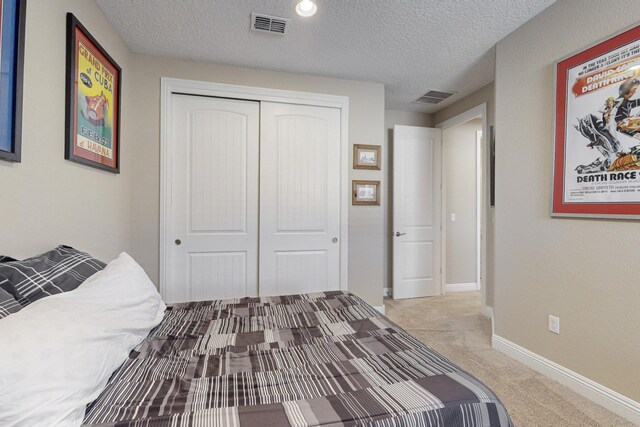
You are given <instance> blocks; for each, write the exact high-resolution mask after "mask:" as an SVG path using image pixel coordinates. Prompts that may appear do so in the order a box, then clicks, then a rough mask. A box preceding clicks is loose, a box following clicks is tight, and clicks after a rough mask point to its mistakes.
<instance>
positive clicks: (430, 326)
mask: <svg viewBox="0 0 640 427" xmlns="http://www.w3.org/2000/svg"><path fill="white" fill-rule="evenodd" d="M385 305H386V310H387V316H388V317H389V318H390V319H391V320H393V321H394V322H396V323H397V324H399V325H400V326H401V327H403V328H404V329H406V330H407V331H408V332H409V333H411V334H412V335H413V336H415V337H416V338H418V339H419V340H421V341H422V342H424V343H425V344H427V345H428V346H429V347H431V348H433V349H435V350H437V351H439V352H440V353H442V354H443V355H444V356H446V357H448V358H449V359H451V360H452V361H453V362H455V363H456V364H457V365H458V366H460V367H462V368H463V369H464V370H466V371H468V372H470V373H471V374H473V375H474V376H475V377H477V378H478V379H480V380H481V381H482V382H484V383H485V384H486V385H487V386H489V387H490V388H491V389H492V390H493V391H494V392H495V393H496V394H497V395H498V396H499V397H500V399H501V400H502V402H503V403H504V405H505V406H506V407H507V410H508V411H509V414H511V419H512V420H513V423H514V424H515V425H516V426H517V427H529V426H535V427H538V426H545V427H546V426H549V427H573V426H575V427H586V426H614V427H623V426H633V424H631V423H629V422H627V421H625V420H624V419H623V418H621V417H619V416H617V415H615V414H613V413H612V412H610V411H608V410H606V409H604V408H603V407H601V406H599V405H596V404H595V403H593V402H591V401H590V400H587V399H586V398H584V397H582V396H580V395H578V394H576V393H574V392H573V391H571V390H569V389H568V388H567V387H564V386H562V385H560V384H558V383H556V382H555V381H552V380H550V379H548V378H547V377H545V376H543V375H541V374H539V373H537V372H535V371H533V370H532V369H530V368H528V367H526V366H525V365H523V364H522V363H520V362H517V361H515V360H513V359H511V358H510V357H508V356H506V355H504V354H502V353H500V352H498V351H496V350H493V349H492V348H491V322H490V321H489V319H487V318H486V317H484V316H482V315H481V314H480V293H479V292H462V293H454V294H449V295H444V296H441V297H432V298H419V299H411V300H398V301H396V300H392V299H385Z"/></svg>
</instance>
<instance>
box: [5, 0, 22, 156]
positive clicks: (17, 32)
mask: <svg viewBox="0 0 640 427" xmlns="http://www.w3.org/2000/svg"><path fill="white" fill-rule="evenodd" d="M0 10H1V12H2V13H1V16H2V18H1V19H2V21H1V23H0V30H1V31H2V37H0V40H2V45H1V46H0V62H1V67H2V70H3V72H4V70H9V72H8V73H6V74H2V75H0V160H5V161H8V162H14V163H20V162H21V161H22V87H23V79H24V34H25V23H26V10H27V0H0Z"/></svg>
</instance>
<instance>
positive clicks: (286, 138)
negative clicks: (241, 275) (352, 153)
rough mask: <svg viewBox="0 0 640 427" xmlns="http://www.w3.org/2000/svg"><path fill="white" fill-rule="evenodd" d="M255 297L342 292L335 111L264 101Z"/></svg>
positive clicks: (337, 123)
mask: <svg viewBox="0 0 640 427" xmlns="http://www.w3.org/2000/svg"><path fill="white" fill-rule="evenodd" d="M260 135H261V137H260V295H286V294H295V293H304V292H318V291H325V290H335V289H339V288H340V242H339V241H338V239H339V237H340V110H339V109H334V108H325V107H312V106H304V105H293V104H280V103H270V102H263V103H262V104H261V131H260Z"/></svg>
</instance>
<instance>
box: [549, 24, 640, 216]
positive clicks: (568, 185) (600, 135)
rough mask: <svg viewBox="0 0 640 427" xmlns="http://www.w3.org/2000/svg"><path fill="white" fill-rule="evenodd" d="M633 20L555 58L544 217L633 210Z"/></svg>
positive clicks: (637, 198)
mask: <svg viewBox="0 0 640 427" xmlns="http://www.w3.org/2000/svg"><path fill="white" fill-rule="evenodd" d="M639 87H640V26H638V27H635V28H632V29H630V30H627V31H625V32H623V33H621V34H619V35H617V36H615V37H612V38H610V39H608V40H606V41H604V42H601V43H599V44H597V45H595V46H592V47H590V48H589V49H586V50H584V51H582V52H579V53H577V54H575V55H573V56H571V57H569V58H567V59H565V60H562V61H560V62H558V63H557V64H556V106H555V107H556V123H555V143H554V176H553V189H552V191H553V197H552V215H558V216H602V217H628V216H629V215H632V216H633V215H640V90H638V88H639Z"/></svg>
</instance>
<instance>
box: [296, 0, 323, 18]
mask: <svg viewBox="0 0 640 427" xmlns="http://www.w3.org/2000/svg"><path fill="white" fill-rule="evenodd" d="M317 10H318V7H317V6H316V4H315V3H314V2H313V1H311V0H302V1H301V2H300V3H298V5H297V6H296V13H297V14H298V15H300V16H304V17H305V18H306V17H308V16H313V15H315V13H316V11H317Z"/></svg>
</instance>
